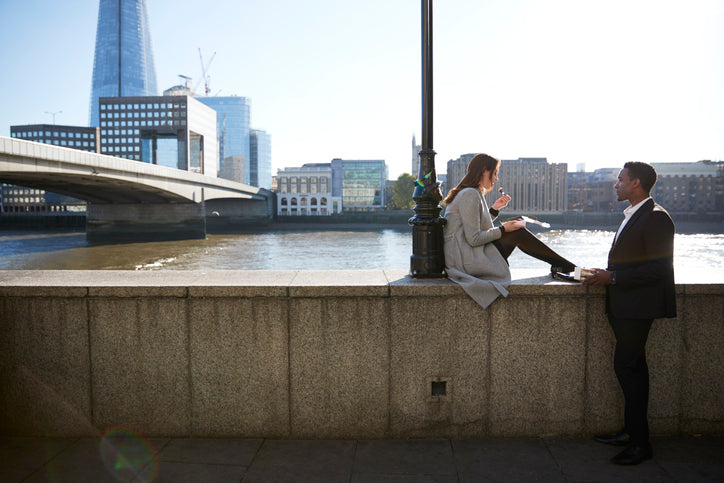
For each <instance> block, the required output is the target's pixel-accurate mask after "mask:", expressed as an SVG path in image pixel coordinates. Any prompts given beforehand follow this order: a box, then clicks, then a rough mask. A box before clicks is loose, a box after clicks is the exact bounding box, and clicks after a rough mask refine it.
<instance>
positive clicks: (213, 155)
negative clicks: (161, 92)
mask: <svg viewBox="0 0 724 483" xmlns="http://www.w3.org/2000/svg"><path fill="white" fill-rule="evenodd" d="M99 111H100V116H99V117H100V134H101V153H103V154H108V155H110V156H117V157H121V158H126V159H132V160H136V161H142V162H144V163H151V164H157V165H159V166H167V167H170V168H176V169H181V170H184V171H192V172H196V173H201V174H205V175H207V176H213V177H216V176H217V175H218V171H219V168H218V159H219V158H218V140H217V137H216V111H214V110H213V109H211V108H210V107H208V106H206V105H204V104H202V103H200V102H199V101H197V100H196V99H195V98H193V97H189V96H153V97H102V98H101V99H100V105H99Z"/></svg>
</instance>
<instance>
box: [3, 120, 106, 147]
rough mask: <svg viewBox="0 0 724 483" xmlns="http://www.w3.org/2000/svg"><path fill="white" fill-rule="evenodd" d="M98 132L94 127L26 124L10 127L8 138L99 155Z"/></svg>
mask: <svg viewBox="0 0 724 483" xmlns="http://www.w3.org/2000/svg"><path fill="white" fill-rule="evenodd" d="M99 133H100V130H99V129H98V128H95V127H84V126H62V125H59V124H26V125H22V126H10V137H13V138H18V139H23V140H25V141H34V142H38V143H45V144H52V145H53V146H63V147H67V148H73V149H79V150H81V151H90V152H93V153H100V143H99V142H98V141H99Z"/></svg>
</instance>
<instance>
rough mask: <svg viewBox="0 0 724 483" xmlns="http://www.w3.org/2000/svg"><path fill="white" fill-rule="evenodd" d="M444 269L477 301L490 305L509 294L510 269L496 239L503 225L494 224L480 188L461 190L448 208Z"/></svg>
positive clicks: (450, 277)
mask: <svg viewBox="0 0 724 483" xmlns="http://www.w3.org/2000/svg"><path fill="white" fill-rule="evenodd" d="M445 219H447V224H446V226H445V241H444V251H445V271H446V272H447V275H448V278H449V279H450V280H452V281H454V282H456V283H458V284H460V285H461V286H462V288H463V289H464V290H465V292H467V294H468V295H470V297H472V298H473V299H474V300H475V301H476V302H477V303H479V304H480V305H482V306H483V308H485V307H487V306H488V305H490V304H491V303H493V301H494V300H495V299H496V298H498V296H500V295H502V296H503V297H507V295H508V290H507V289H506V287H508V286H509V285H510V268H509V267H508V262H507V261H506V260H505V258H503V255H501V254H500V252H499V251H498V249H497V248H496V247H495V245H493V243H492V242H493V241H495V240H498V239H500V237H501V236H502V232H501V231H500V228H495V227H493V218H492V217H491V216H490V212H489V211H488V204H487V203H486V201H485V198H484V197H483V194H482V193H481V192H480V190H479V189H477V188H465V189H463V190H461V191H460V192H459V193H458V194H457V196H456V197H455V199H454V200H453V201H452V202H451V203H450V204H449V205H448V206H447V208H446V210H445Z"/></svg>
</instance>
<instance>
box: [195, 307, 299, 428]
mask: <svg viewBox="0 0 724 483" xmlns="http://www.w3.org/2000/svg"><path fill="white" fill-rule="evenodd" d="M288 310H289V309H288V302H287V301H286V300H282V301H279V300H277V299H269V298H257V299H250V298H218V297H213V298H208V299H201V298H195V299H191V301H190V302H189V314H190V317H189V318H190V327H191V330H190V357H191V369H190V370H191V398H192V401H191V403H192V408H191V409H192V419H191V434H192V435H194V436H238V437H259V436H263V437H269V438H272V437H287V436H288V435H289V433H290V429H289V379H288V370H289V360H288V338H289V334H288V328H287V317H288Z"/></svg>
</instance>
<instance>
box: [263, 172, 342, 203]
mask: <svg viewBox="0 0 724 483" xmlns="http://www.w3.org/2000/svg"><path fill="white" fill-rule="evenodd" d="M332 175H333V174H332V165H331V164H330V163H310V164H305V165H303V166H302V167H299V168H284V169H280V170H278V171H277V176H276V184H277V190H278V191H277V215H281V216H327V215H332V214H335V213H341V212H342V197H341V196H339V195H337V196H335V195H333V194H332V185H333V183H332Z"/></svg>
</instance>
